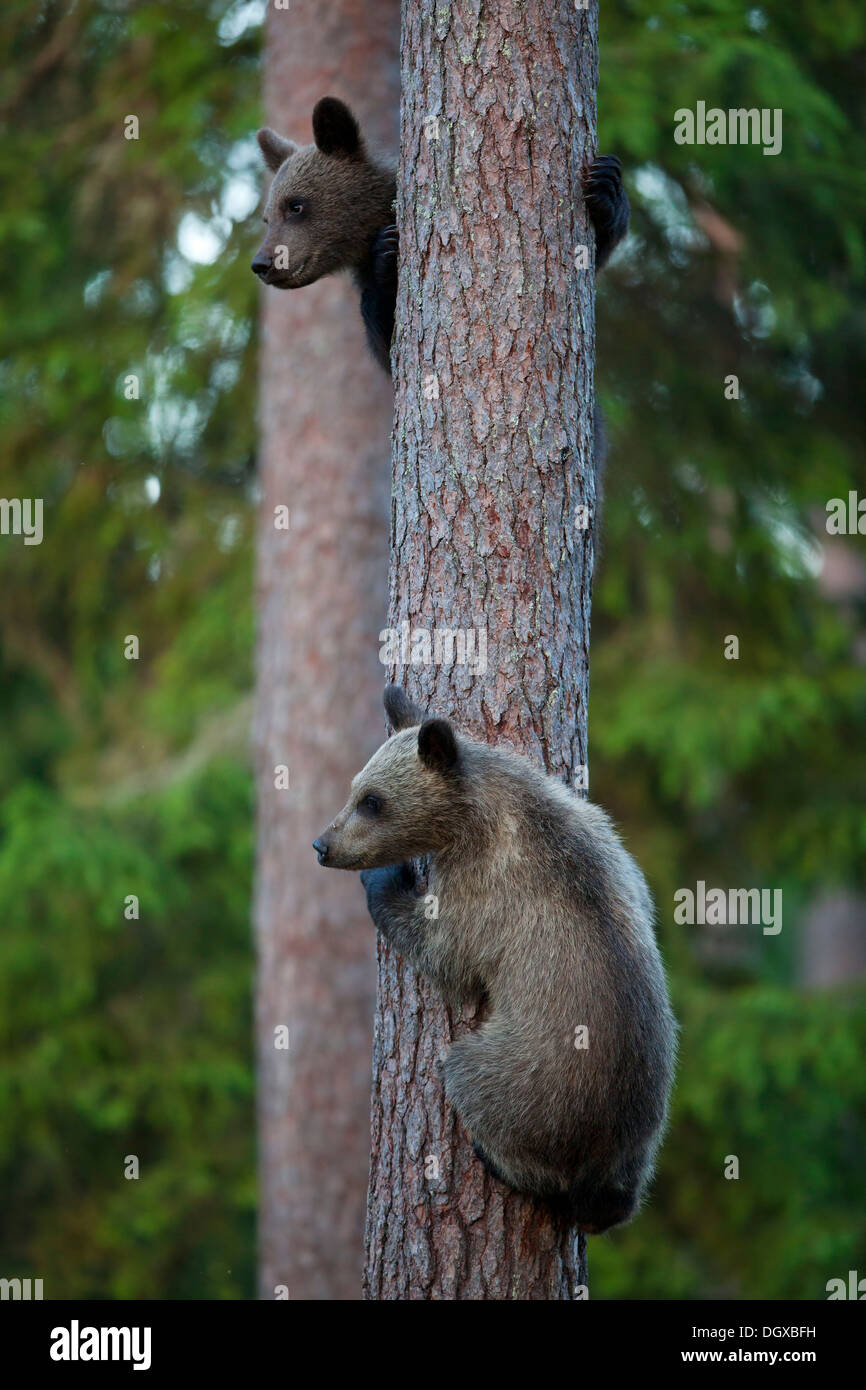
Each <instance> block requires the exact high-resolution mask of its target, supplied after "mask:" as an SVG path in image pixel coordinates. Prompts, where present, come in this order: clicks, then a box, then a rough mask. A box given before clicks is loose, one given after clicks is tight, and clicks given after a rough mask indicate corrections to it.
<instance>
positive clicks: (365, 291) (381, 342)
mask: <svg viewBox="0 0 866 1390" xmlns="http://www.w3.org/2000/svg"><path fill="white" fill-rule="evenodd" d="M398 250H399V242H398V238H397V228H396V227H394V226H388V227H383V228H382V229H381V231H379V232H377V233H376V235H375V237H374V238H373V245H372V247H371V250H370V263H369V265H368V266H367V267H366V269H365V273H364V276H363V278H362V281H361V317H362V318H363V320H364V327H365V329H366V330H367V343H368V345H369V348H370V351H371V352H372V354H373V356H374V357H375V359H376V361H377V362H378V363H379V366H380V367H382V369H383V370H384V371H386V372H387V373H388V375H389V376H390V375H391V339H392V338H393V336H394V313H395V310H396V307H397V253H398Z"/></svg>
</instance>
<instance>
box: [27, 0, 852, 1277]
mask: <svg viewBox="0 0 866 1390" xmlns="http://www.w3.org/2000/svg"><path fill="white" fill-rule="evenodd" d="M263 14H264V3H263V0H254V2H253V3H243V0H240V2H238V0H235V2H234V3H230V2H229V0H210V3H205V0H172V3H160V2H158V0H150V2H148V0H145V3H129V4H124V3H120V0H116V2H115V3H109V2H108V0H105V2H104V3H103V2H102V0H80V3H78V4H77V5H74V6H69V5H66V4H54V3H50V0H44V2H43V3H37V4H34V3H32V0H7V3H6V4H5V5H4V6H3V11H2V16H0V59H2V61H0V122H2V125H3V140H2V146H0V243H2V256H0V265H2V271H0V496H3V497H24V496H27V497H42V498H44V499H45V540H44V542H43V544H42V545H41V546H24V545H23V544H22V542H21V539H20V538H16V537H11V536H7V537H2V538H0V564H2V568H0V644H2V646H0V684H2V708H3V722H4V737H3V740H2V744H0V786H2V804H0V921H2V924H3V926H2V931H0V1190H2V1192H3V1200H2V1210H0V1276H5V1277H14V1276H19V1277H26V1276H27V1275H30V1276H32V1277H43V1278H44V1279H45V1281H46V1296H49V1297H52V1298H58V1297H67V1298H79V1297H80V1298H132V1297H143V1298H148V1297H151V1298H152V1297H160V1298H193V1297H196V1298H250V1297H254V1296H255V1209H256V1178H255V1118H254V1076H253V1055H254V1049H253V1038H252V1009H251V990H252V981H253V946H252V938H251V932H250V925H249V924H250V894H251V875H252V862H253V823H252V811H253V791H252V774H251V767H250V755H249V746H248V728H249V719H250V708H251V689H252V648H253V635H254V614H253V602H252V600H253V592H252V576H253V555H252V537H253V521H254V512H255V504H256V397H255V389H256V350H257V331H256V330H257V305H258V298H257V296H258V287H257V284H256V282H255V280H254V277H253V276H252V275H251V274H250V271H249V268H248V267H249V260H250V256H251V254H252V251H253V250H254V249H255V246H256V245H257V241H258V221H257V219H258V215H259V213H258V205H259V196H260V193H261V189H262V182H263V181H262V175H261V171H260V164H259V159H258V156H257V150H256V147H255V142H254V138H253V136H254V131H255V129H256V127H257V125H258V124H259V117H260V96H259V92H260V45H261V25H262V18H263ZM600 52H601V64H600V66H601V80H600V89H599V145H600V148H601V149H602V150H604V151H614V152H616V153H618V154H619V155H620V156H621V158H622V160H623V164H624V168H625V171H626V179H627V184H628V187H629V192H630V194H631V198H632V208H633V221H632V234H631V236H630V239H629V241H628V243H627V245H626V246H625V247H624V248H623V249H622V251H621V252H620V253H619V254H618V256H617V258H616V261H615V262H614V264H613V266H612V268H611V270H610V272H609V273H607V274H606V275H605V277H604V281H603V285H602V288H601V289H600V293H599V307H598V321H599V329H598V336H599V367H598V382H599V391H600V395H601V398H602V401H603V404H604V407H605V410H606V413H607V418H608V428H609V433H610V436H611V451H610V459H609V464H608V477H607V501H606V519H605V535H604V544H603V550H602V556H601V561H600V567H599V572H598V577H597V582H596V587H595V594H594V606H593V654H592V701H591V709H590V743H591V789H592V795H593V796H594V797H595V798H597V799H598V800H599V801H600V802H602V804H604V805H605V806H607V807H608V808H609V809H610V810H611V811H612V813H613V814H614V816H615V817H616V818H617V820H618V821H619V822H620V824H621V826H622V828H623V830H624V833H625V836H626V839H627V842H628V844H629V846H630V848H631V849H632V850H633V852H634V853H635V854H636V856H637V858H638V859H639V861H640V862H641V863H642V865H643V866H644V868H645V869H646V871H647V874H648V877H649V880H650V883H651V886H652V888H653V889H654V892H655V894H656V898H657V902H658V904H659V931H660V936H661V940H662V945H663V949H664V953H665V956H666V959H667V962H668V964H669V969H670V973H671V982H672V989H673V994H674V1001H675V1007H676V1009H677V1012H678V1014H679V1017H680V1019H681V1021H682V1025H683V1033H682V1045H681V1050H682V1057H681V1067H680V1075H679V1083H678V1086H677V1090H676V1101H675V1106H674V1111H673V1115H672V1120H671V1127H670V1133H669V1136H668V1140H667V1143H666V1146H665V1148H664V1150H663V1153H662V1159H661V1164H660V1168H659V1173H658V1178H657V1181H656V1184H655V1189H654V1194H653V1197H652V1201H651V1203H650V1205H649V1206H648V1207H647V1209H646V1210H645V1211H644V1213H643V1214H642V1215H641V1217H640V1218H639V1219H638V1220H637V1221H636V1222H635V1223H634V1224H633V1225H632V1226H630V1227H628V1228H626V1229H625V1230H622V1231H619V1232H616V1233H614V1234H613V1235H611V1236H610V1237H607V1238H605V1239H603V1240H596V1241H591V1242H590V1251H589V1256H590V1279H591V1291H592V1296H593V1297H595V1298H599V1297H603V1298H629V1297H641V1298H658V1299H665V1298H707V1297H721V1298H738V1297H757V1298H781V1297H794V1298H805V1299H813V1298H823V1297H824V1296H825V1292H824V1290H825V1284H826V1282H827V1280H828V1279H830V1278H835V1277H840V1276H841V1277H845V1276H846V1274H847V1271H848V1270H849V1268H859V1270H860V1273H861V1274H862V1273H864V1272H866V1268H864V1261H866V1243H864V1210H866V1202H864V1193H866V1181H864V1167H863V1153H864V1139H866V1115H864V1110H866V1105H864V1102H866V1071H864V1068H863V1064H862V1058H863V1056H864V1054H866V989H864V983H863V981H864V974H866V908H864V895H866V881H864V880H866V872H864V862H866V811H864V802H866V796H864V789H866V738H864V731H866V554H864V540H863V538H862V537H856V536H854V537H848V538H845V537H841V538H832V537H829V536H827V534H826V532H825V530H824V515H825V512H824V507H825V503H826V501H827V499H829V498H831V497H845V496H847V493H848V490H849V489H852V488H859V489H860V494H861V495H863V494H864V493H866V476H864V469H863V465H862V452H861V439H862V424H863V421H862V396H863V380H864V377H866V361H864V332H863V330H864V317H866V294H864V290H866V236H864V219H863V209H864V187H863V184H864V172H863V171H864V168H866V158H864V154H866V151H864V143H866V137H864V120H863V116H864V110H863V108H864V90H866V88H864V72H866V11H864V10H863V7H862V6H861V5H859V4H857V3H856V0H805V3H801V4H800V5H797V6H796V7H792V6H791V5H789V4H783V3H781V0H769V3H765V4H762V5H755V6H751V5H745V4H739V3H736V0H704V2H703V3H685V2H684V3H662V0H628V2H627V3H626V2H623V3H615V0H604V2H603V3H602V6H601V17H600ZM698 100H706V101H707V102H708V104H709V105H719V106H723V107H728V106H738V107H749V106H757V107H770V108H775V107H781V108H782V110H783V112H784V146H783V152H782V154H781V155H780V156H779V157H777V158H767V157H764V156H763V155H762V152H761V149H760V147H727V146H718V147H713V148H707V147H704V148H697V147H683V146H677V145H676V144H675V143H674V141H673V113H674V111H675V110H676V109H677V108H678V107H692V108H693V107H694V105H695V103H696V102H697V101H698ZM130 113H134V114H136V115H137V116H138V117H139V120H140V123H141V138H140V139H139V140H137V141H135V140H126V139H124V138H123V122H124V117H126V116H127V115H128V114H130ZM291 133H292V134H294V135H298V134H300V135H301V136H304V132H291ZM305 138H306V137H305ZM730 373H736V374H737V375H738V377H739V380H740V387H741V395H740V399H739V400H738V401H730V400H726V399H725V397H724V378H725V377H726V376H727V375H728V374H730ZM130 374H136V375H137V376H138V378H139V380H140V383H141V388H140V399H128V398H127V393H126V383H127V378H128V376H129V375H130ZM731 633H734V634H737V635H738V636H739V639H740V659H739V661H736V662H734V661H727V660H725V659H724V656H723V645H724V638H725V636H726V635H727V634H731ZM128 634H137V635H138V636H139V638H140V641H141V656H140V659H139V660H138V661H127V660H125V658H124V639H125V638H126V636H127V635H128ZM698 879H703V880H705V881H706V882H707V884H708V885H710V886H712V885H718V886H723V887H726V888H727V887H753V886H759V887H768V888H781V889H782V890H783V893H784V926H783V929H782V932H781V934H780V935H779V936H775V937H773V936H763V935H762V934H761V933H760V930H759V929H758V928H755V927H752V928H744V929H736V928H731V927H726V928H707V929H705V930H701V929H700V928H696V927H695V928H689V927H687V928H682V927H676V926H674V925H673V894H674V892H675V891H676V889H677V888H680V887H684V886H691V887H694V885H695V882H696V880H698ZM131 893H135V894H137V895H138V896H139V898H140V917H139V919H138V920H128V919H127V918H125V916H124V902H125V899H126V898H127V896H128V895H129V894H131ZM130 1153H134V1154H137V1155H139V1157H140V1158H141V1162H142V1176H141V1178H140V1180H139V1181H138V1182H136V1183H130V1182H126V1181H124V1179H123V1161H124V1156H125V1155H126V1154H130ZM728 1154H736V1155H738V1156H739V1160H740V1180H739V1181H728V1182H726V1181H723V1180H720V1175H721V1173H722V1170H723V1167H724V1163H725V1157H726V1155H728Z"/></svg>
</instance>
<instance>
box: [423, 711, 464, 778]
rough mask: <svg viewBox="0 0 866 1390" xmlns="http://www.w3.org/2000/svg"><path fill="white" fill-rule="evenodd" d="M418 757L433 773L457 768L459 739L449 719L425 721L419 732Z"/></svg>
mask: <svg viewBox="0 0 866 1390" xmlns="http://www.w3.org/2000/svg"><path fill="white" fill-rule="evenodd" d="M418 756H419V757H420V759H421V761H422V763H423V764H424V766H425V767H429V768H430V770H431V772H451V771H452V770H453V769H454V768H455V767H456V766H457V738H456V736H455V733H454V730H453V729H452V727H451V725H450V724H449V723H448V720H447V719H425V720H424V723H423V724H422V725H421V728H420V729H419V730H418Z"/></svg>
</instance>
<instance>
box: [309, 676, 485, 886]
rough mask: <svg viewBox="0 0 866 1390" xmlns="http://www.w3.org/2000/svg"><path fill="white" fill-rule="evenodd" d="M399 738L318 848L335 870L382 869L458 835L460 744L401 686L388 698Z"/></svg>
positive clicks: (361, 780)
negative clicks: (409, 696) (428, 717)
mask: <svg viewBox="0 0 866 1390" xmlns="http://www.w3.org/2000/svg"><path fill="white" fill-rule="evenodd" d="M385 710H386V712H387V714H388V718H389V720H390V722H391V725H392V727H393V728H394V729H395V730H396V732H395V734H394V735H393V737H392V738H389V739H388V740H387V741H386V742H385V743H383V744H382V747H381V748H379V749H378V750H377V752H375V753H374V754H373V756H372V758H371V759H370V761H369V762H368V763H367V765H366V767H364V768H362V770H361V771H360V772H359V773H358V775H357V777H355V778H354V780H353V782H352V787H351V793H350V796H349V800H348V801H347V802H346V804H345V806H344V807H343V809H342V811H341V812H340V814H339V815H338V816H337V817H336V819H335V820H334V821H332V822H331V824H330V825H329V826H328V828H327V830H324V831H323V832H322V834H321V835H320V836H319V837H318V839H316V840H314V841H313V849H314V850H315V851H316V853H317V854H318V856H319V863H320V864H324V865H325V866H326V867H327V868H332V869H378V868H382V867H383V866H384V865H386V864H399V863H402V862H403V861H404V860H406V859H415V858H419V857H420V856H421V855H424V854H433V853H436V852H437V851H440V850H443V849H445V848H446V847H447V846H448V845H449V844H450V843H451V842H452V841H453V840H454V839H455V837H456V835H457V833H458V824H459V811H458V803H459V800H460V791H459V781H460V740H459V738H458V736H457V734H456V733H455V732H454V729H453V728H452V727H451V725H450V724H449V723H448V721H447V719H425V718H424V717H423V715H422V713H421V711H420V709H418V707H417V705H414V704H413V703H412V701H411V700H410V699H409V698H408V696H407V695H406V693H405V691H404V690H402V689H401V687H400V686H398V685H389V686H388V687H387V689H386V691H385Z"/></svg>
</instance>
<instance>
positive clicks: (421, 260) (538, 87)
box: [365, 0, 597, 1299]
mask: <svg viewBox="0 0 866 1390" xmlns="http://www.w3.org/2000/svg"><path fill="white" fill-rule="evenodd" d="M596 32H597V31H596V16H595V14H594V13H592V14H588V13H586V12H585V11H582V10H580V9H578V8H577V6H576V5H575V3H574V0H523V3H521V2H520V0H495V3H489V2H488V3H483V2H482V0H451V3H449V4H448V5H447V6H441V5H439V4H438V3H437V0H405V3H404V5H403V28H402V100H403V109H402V123H403V129H402V167H401V180H400V189H401V191H400V195H399V199H398V222H399V229H400V255H401V272H400V275H401V278H400V294H399V300H398V308H397V324H398V327H397V334H398V337H397V360H396V369H395V433H394V487H393V497H392V555H391V585H390V587H391V595H390V618H389V622H390V626H391V627H392V628H393V629H400V628H401V624H402V623H404V622H405V621H408V622H409V624H411V627H412V629H416V628H424V629H426V630H427V631H428V632H431V633H433V632H435V630H436V629H442V628H448V629H455V628H457V629H471V628H472V627H473V626H474V627H476V628H478V627H479V626H485V625H486V628H487V631H488V664H487V669H486V671H484V672H481V671H478V672H477V673H475V672H473V671H471V670H470V669H468V668H467V667H466V666H462V667H461V666H457V665H454V666H446V665H444V664H443V665H441V666H438V667H437V666H435V665H430V666H423V665H413V664H412V663H411V662H410V663H408V664H404V665H403V666H400V665H398V666H397V667H396V668H395V669H394V670H393V671H392V677H393V678H395V679H398V680H403V681H404V683H405V684H406V685H407V686H408V688H409V690H410V693H411V694H412V695H413V696H414V697H415V698H416V699H418V700H419V701H420V702H421V703H422V704H424V705H426V706H427V707H428V708H430V709H433V710H435V711H436V712H437V713H439V714H445V715H449V716H453V717H454V718H455V719H456V720H457V721H458V722H459V725H460V727H461V728H463V729H465V730H467V731H468V732H470V733H473V734H475V735H476V736H479V737H481V738H484V739H487V740H489V741H491V742H499V741H502V742H506V743H508V744H510V745H511V746H512V747H513V748H515V749H517V750H519V751H522V752H524V753H526V754H527V755H529V756H530V757H531V758H533V759H536V760H537V761H538V762H540V763H543V764H544V766H545V767H546V768H547V769H548V770H549V771H551V772H554V773H556V774H558V775H560V776H562V777H563V778H565V779H569V780H572V782H573V784H578V781H577V778H576V777H575V774H576V773H577V770H578V768H579V767H582V766H585V764H586V699H587V688H588V656H589V601H590V584H591V575H592V562H593V555H592V535H591V530H581V529H580V524H579V520H578V518H579V517H580V512H579V508H580V507H581V506H586V507H588V508H589V510H590V514H591V511H592V507H593V504H594V500H595V499H594V481H593V471H592V467H591V457H592V408H591V406H592V393H593V364H594V347H595V343H594V282H593V272H592V270H591V269H590V270H579V269H577V268H576V259H577V258H576V254H575V253H576V248H577V247H578V246H581V245H583V246H586V245H590V246H591V245H592V235H593V234H592V232H591V229H590V227H589V224H588V222H587V218H586V214H585V210H584V205H583V198H582V193H581V185H580V175H581V170H582V167H583V166H584V163H585V162H587V161H588V158H589V157H590V156H591V155H592V154H593V153H594V151H595V90H596V79H597V37H596ZM465 1026H467V1021H466V1020H460V1019H452V1018H451V1017H450V1016H449V1014H448V1012H447V1011H446V1009H445V1008H444V1007H443V1005H442V1004H441V1003H440V1001H439V998H438V996H437V995H436V993H435V991H434V990H433V989H432V988H431V987H430V986H429V985H428V984H427V982H426V981H422V980H419V979H418V977H417V976H416V975H415V973H414V972H413V971H412V970H411V969H410V968H408V967H407V966H405V965H404V964H403V962H402V961H401V960H400V959H399V957H398V956H397V955H396V954H395V953H394V952H392V951H389V950H388V949H387V948H386V947H385V946H384V945H380V947H379V986H378V1004H377V1012H376V1028H375V1038H374V1091H373V1116H372V1130H373V1155H372V1166H371V1176H370V1191H369V1195H368V1209H367V1268H366V1273H365V1293H366V1296H367V1297H368V1298H374V1299H424V1298H431V1299H500V1298H501V1299H505V1298H508V1299H569V1298H574V1297H576V1296H581V1295H580V1293H579V1292H578V1290H579V1287H580V1286H581V1285H584V1284H585V1263H584V1261H585V1253H584V1249H583V1244H582V1242H581V1241H579V1240H578V1239H577V1237H576V1236H575V1235H574V1234H573V1233H568V1232H564V1231H561V1230H557V1229H556V1228H555V1226H554V1224H553V1223H552V1221H551V1220H550V1218H549V1217H547V1216H546V1215H545V1214H544V1213H543V1212H541V1211H540V1210H539V1209H538V1208H537V1207H535V1206H533V1205H532V1204H530V1203H529V1202H527V1201H525V1200H524V1199H522V1198H520V1197H518V1196H516V1195H515V1194H513V1193H509V1192H507V1190H506V1189H505V1188H504V1187H503V1185H502V1184H500V1183H498V1182H496V1181H493V1180H492V1179H490V1178H489V1177H488V1176H487V1175H486V1173H485V1172H484V1171H483V1170H482V1167H481V1165H480V1164H479V1163H478V1162H477V1160H476V1159H475V1158H474V1157H473V1154H472V1150H471V1148H470V1147H469V1145H468V1142H467V1139H466V1135H465V1133H464V1132H463V1131H462V1129H461V1128H460V1126H459V1125H458V1123H457V1121H456V1120H455V1117H454V1114H453V1112H452V1111H450V1109H449V1108H448V1106H447V1105H446V1103H445V1100H444V1096H443V1092H442V1089H441V1086H440V1083H439V1080H438V1077H437V1073H436V1066H435V1064H436V1060H437V1058H438V1057H439V1056H440V1055H441V1054H442V1053H443V1052H444V1051H445V1049H446V1047H447V1044H448V1041H449V1038H450V1036H451V1034H452V1028H457V1029H459V1028H461V1027H465Z"/></svg>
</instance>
